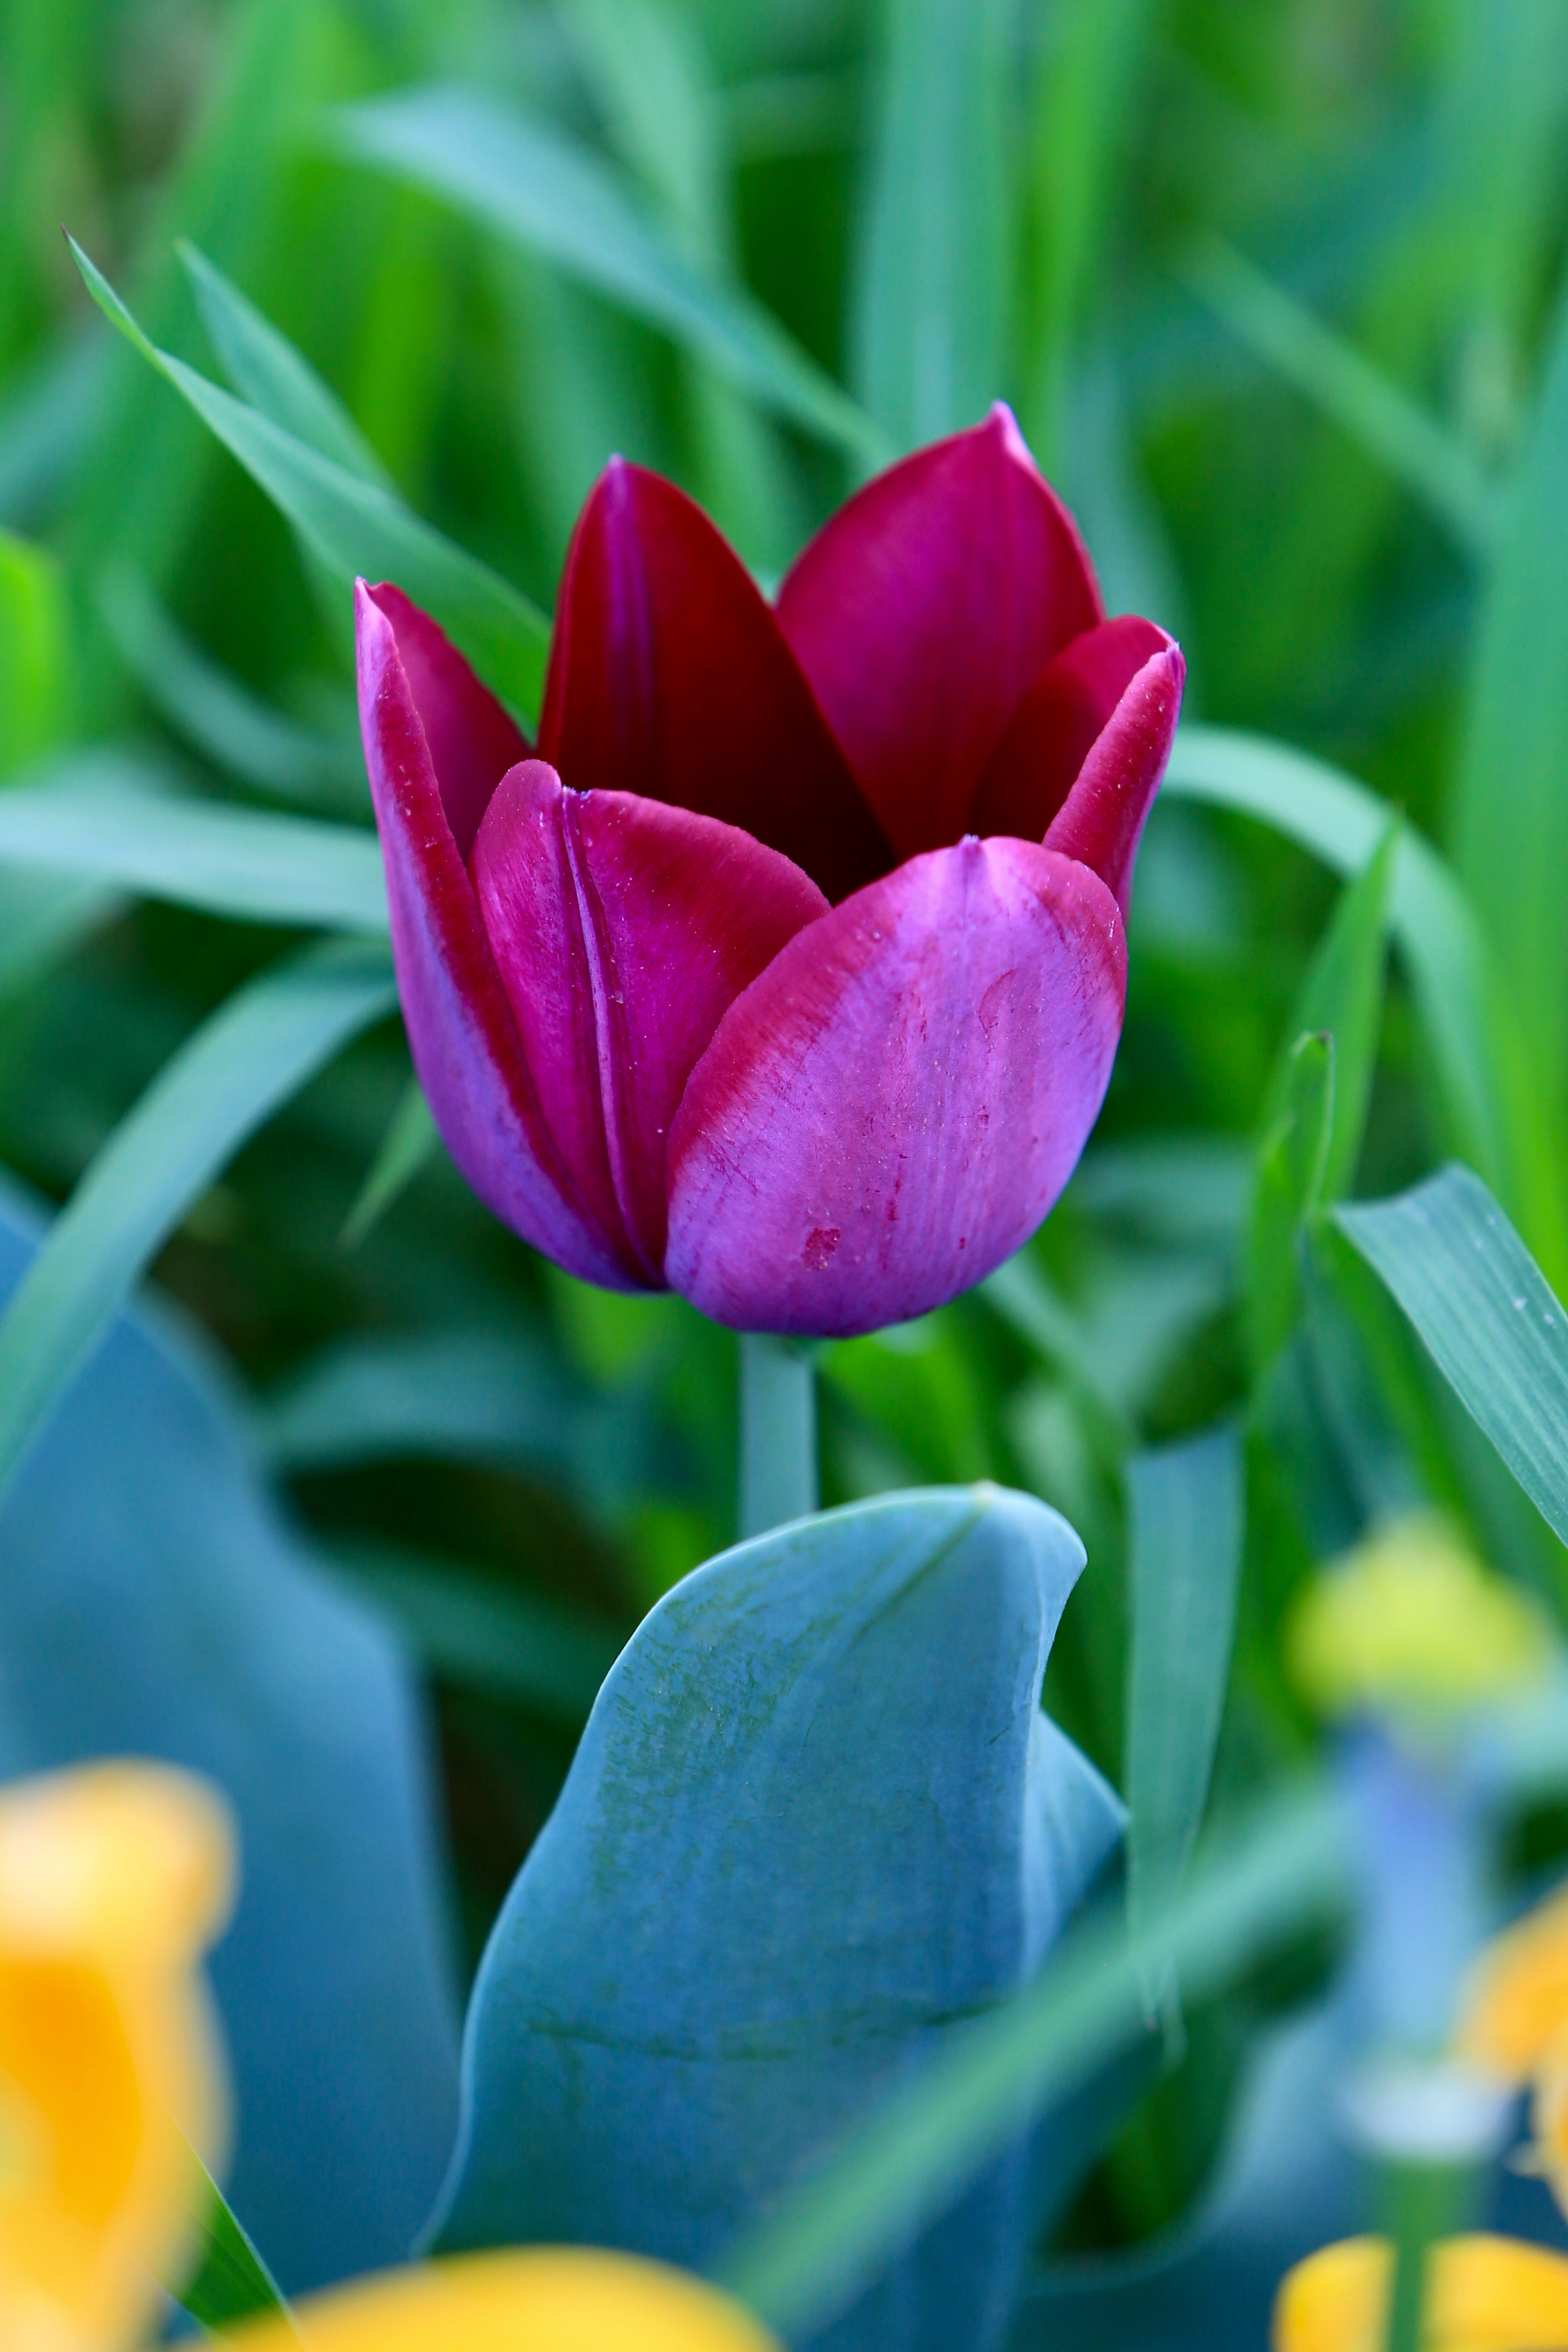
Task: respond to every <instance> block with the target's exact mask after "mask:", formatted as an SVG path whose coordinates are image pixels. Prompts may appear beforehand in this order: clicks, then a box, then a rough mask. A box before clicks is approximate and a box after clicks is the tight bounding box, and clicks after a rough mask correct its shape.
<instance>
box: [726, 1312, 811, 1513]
mask: <svg viewBox="0 0 1568 2352" xmlns="http://www.w3.org/2000/svg"><path fill="white" fill-rule="evenodd" d="M814 1353H815V1351H814V1349H812V1348H811V1346H810V1345H809V1343H807V1344H805V1345H804V1346H803V1345H801V1344H799V1343H798V1342H796V1341H794V1340H790V1339H772V1338H770V1337H769V1336H768V1335H767V1334H766V1333H764V1332H752V1331H747V1332H742V1335H741V1534H742V1537H746V1536H760V1535H765V1534H766V1532H767V1530H768V1529H769V1528H776V1527H779V1526H782V1524H783V1523H784V1520H785V1519H800V1518H805V1516H806V1514H807V1513H808V1512H810V1511H815V1510H816V1367H815V1364H814V1362H813V1356H814Z"/></svg>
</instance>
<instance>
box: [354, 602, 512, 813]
mask: <svg viewBox="0 0 1568 2352" xmlns="http://www.w3.org/2000/svg"><path fill="white" fill-rule="evenodd" d="M362 593H363V594H364V595H366V596H368V597H369V599H370V601H371V603H372V604H374V606H375V607H376V609H377V611H378V612H379V613H380V614H381V615H382V617H383V619H384V620H386V621H389V622H390V623H391V625H392V633H393V635H394V636H395V638H396V640H397V657H398V659H399V661H400V662H401V663H402V664H403V675H404V677H405V678H406V679H407V681H408V690H409V692H410V694H411V695H412V696H413V698H414V708H415V709H416V711H417V712H418V713H419V723H420V725H421V726H422V727H423V728H424V730H425V740H426V744H427V745H428V746H429V751H430V757H431V759H432V760H433V761H435V763H436V780H437V783H438V784H439V785H440V787H441V805H442V807H443V808H444V809H445V811H446V813H447V824H449V825H450V826H451V828H452V838H453V840H454V841H455V842H456V843H457V845H458V856H459V857H461V858H464V859H467V857H468V852H469V851H470V850H471V849H472V847H473V845H474V835H475V834H476V833H478V831H479V819H480V817H482V816H483V814H484V813H485V810H486V807H487V806H488V804H489V797H490V794H491V793H493V792H494V790H495V788H496V786H497V785H498V784H499V783H500V780H501V778H502V777H503V776H504V775H505V773H506V772H507V770H508V769H509V768H510V767H513V766H515V765H516V763H517V761H519V760H526V759H527V757H528V740H527V738H526V736H524V735H523V733H522V732H521V729H520V728H519V727H518V725H517V723H516V721H515V720H514V719H512V717H511V716H510V712H508V711H507V710H506V709H503V708H502V706H501V704H500V703H499V702H498V701H497V700H496V698H495V696H494V695H493V694H492V693H491V692H490V690H489V688H488V687H485V686H481V685H480V684H479V679H478V678H477V677H475V676H474V673H473V671H472V670H471V669H470V668H469V667H468V663H467V662H466V661H465V660H464V659H463V656H462V655H461V654H460V653H459V652H458V649H457V647H456V646H454V645H453V644H452V643H451V641H450V639H449V638H448V637H447V636H446V635H445V634H444V633H443V632H442V631H441V630H440V629H438V628H437V625H436V624H435V622H434V621H433V620H432V619H431V618H430V615H429V614H428V613H422V612H421V611H420V609H419V607H418V605H417V604H414V603H412V602H411V601H410V599H409V598H408V597H406V596H405V594H404V593H403V591H402V589H401V588H395V587H393V585H392V583H391V582H390V581H386V580H384V581H383V582H382V583H381V585H380V586H379V587H378V588H368V587H363V583H362Z"/></svg>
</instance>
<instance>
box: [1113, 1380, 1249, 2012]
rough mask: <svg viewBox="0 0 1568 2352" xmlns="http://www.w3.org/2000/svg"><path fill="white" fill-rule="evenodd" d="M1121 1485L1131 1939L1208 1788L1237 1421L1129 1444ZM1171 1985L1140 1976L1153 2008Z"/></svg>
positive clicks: (1150, 1914) (1169, 1889) (1167, 1892)
mask: <svg viewBox="0 0 1568 2352" xmlns="http://www.w3.org/2000/svg"><path fill="white" fill-rule="evenodd" d="M1127 1492H1128V1499H1129V1503H1130V1506H1131V1585H1132V1656H1131V1666H1130V1671H1129V1675H1128V1686H1127V1798H1128V1804H1129V1807H1130V1809H1131V1817H1130V1820H1129V1822H1128V1830H1127V1916H1128V1924H1129V1926H1130V1927H1131V1931H1132V1935H1133V1937H1134V1940H1135V1941H1136V1939H1137V1938H1138V1937H1141V1936H1142V1933H1143V1930H1144V1928H1145V1927H1147V1925H1148V1923H1149V1922H1150V1921H1151V1920H1152V1919H1157V1918H1159V1917H1160V1916H1162V1915H1163V1913H1164V1912H1165V1911H1166V1910H1168V1909H1169V1907H1170V1904H1171V1901H1172V1899H1173V1896H1174V1895H1175V1893H1176V1891H1177V1889H1178V1887H1179V1886H1180V1885H1181V1883H1182V1876H1183V1873H1184V1870H1185V1868H1186V1865H1187V1862H1188V1859H1189V1857H1190V1855H1191V1853H1192V1850H1193V1846H1194V1842H1195V1841H1196V1838H1197V1833H1198V1825H1199V1823H1200V1822H1201V1821H1202V1820H1203V1812H1204V1806H1205V1803H1206V1801H1207V1799H1208V1790H1209V1777H1210V1774H1211V1772H1212V1770H1213V1769H1214V1757H1215V1744H1216V1742H1217V1741H1218V1738H1219V1727H1220V1717H1221V1716H1222V1714H1223V1713H1224V1709H1225V1693H1226V1683H1227V1681H1228V1679H1229V1675H1230V1654H1231V1645H1232V1643H1233V1641H1234V1638H1235V1633H1236V1597H1237V1588H1238V1585H1239V1582H1240V1577H1241V1551H1242V1538H1243V1535H1244V1532H1245V1526H1246V1506H1245V1495H1244V1474H1243V1467H1242V1448H1241V1438H1240V1434H1239V1433H1238V1432H1237V1430H1236V1429H1235V1428H1233V1427H1231V1426H1228V1425H1227V1426H1225V1427H1223V1428H1219V1429H1215V1430H1211V1431H1209V1432H1208V1433H1206V1434H1205V1435H1204V1436H1201V1437H1196V1438H1191V1439H1188V1440H1186V1441H1185V1442H1184V1444H1180V1445H1167V1446H1162V1447H1161V1448H1160V1449H1159V1450H1158V1451H1157V1452H1153V1453H1148V1454H1135V1455H1134V1456H1133V1458H1132V1460H1131V1462H1130V1463H1129V1464H1128V1466H1127ZM1174 1990H1175V1988H1174V1984H1173V1979H1172V1977H1171V1973H1170V1970H1169V1969H1165V1970H1163V1972H1162V1973H1161V1975H1160V1976H1158V1977H1155V1976H1153V1975H1150V1976H1149V1977H1148V1978H1147V1979H1146V1981H1145V1986H1144V2000H1145V2003H1146V2006H1147V2008H1148V2011H1149V2013H1150V2015H1151V2016H1153V2015H1155V2014H1156V2013H1157V2012H1159V2011H1161V2010H1164V2011H1166V2013H1167V2015H1168V2016H1169V2015H1170V2014H1171V2012H1172V2010H1173V1994H1174Z"/></svg>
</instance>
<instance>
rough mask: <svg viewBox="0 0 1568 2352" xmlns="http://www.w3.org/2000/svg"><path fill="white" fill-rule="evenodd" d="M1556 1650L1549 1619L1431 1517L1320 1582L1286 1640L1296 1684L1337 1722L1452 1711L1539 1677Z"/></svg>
mask: <svg viewBox="0 0 1568 2352" xmlns="http://www.w3.org/2000/svg"><path fill="white" fill-rule="evenodd" d="M1555 1654H1556V1640H1555V1635H1554V1633H1553V1631H1552V1623H1551V1621H1550V1619H1549V1618H1548V1617H1547V1615H1546V1613H1545V1612H1544V1611H1543V1610H1542V1609H1541V1608H1540V1607H1539V1606H1538V1604H1537V1603H1536V1602H1535V1601H1533V1600H1532V1599H1531V1597H1530V1596H1529V1595H1528V1594H1526V1593H1524V1592H1521V1591H1520V1590H1519V1588H1518V1587H1517V1586H1516V1585H1512V1584H1510V1583H1508V1582H1506V1581H1505V1580H1504V1579H1503V1578H1501V1577H1500V1576H1494V1575H1493V1574H1492V1573H1491V1571H1490V1570H1488V1569H1486V1568H1483V1567H1482V1565H1481V1563H1480V1562H1479V1560H1478V1559H1476V1557H1475V1555H1474V1554H1473V1553H1472V1552H1471V1551H1470V1550H1469V1549H1468V1547H1467V1546H1466V1545H1465V1544H1464V1543H1463V1542H1462V1541H1461V1540H1460V1538H1459V1537H1458V1534H1457V1533H1456V1532H1455V1530H1454V1529H1453V1528H1451V1527H1450V1526H1449V1525H1448V1523H1447V1520H1445V1519H1443V1518H1440V1517H1437V1516H1436V1514H1434V1513H1429V1512H1417V1513H1415V1514H1413V1515H1412V1516H1411V1517H1408V1518H1403V1519H1398V1520H1395V1521H1394V1523H1393V1524H1392V1525H1390V1526H1388V1527H1386V1528H1383V1529H1382V1530H1381V1531H1380V1532H1379V1533H1378V1534H1377V1535H1375V1536H1373V1537H1372V1538H1370V1539H1369V1540H1368V1541H1367V1542H1365V1543H1363V1544H1359V1545H1358V1546H1357V1547H1356V1549H1355V1550H1353V1551H1352V1552H1350V1553H1348V1554H1347V1555H1346V1557H1345V1559H1342V1561H1340V1562H1339V1563H1338V1564H1337V1565H1336V1566H1335V1567H1333V1568H1331V1569H1330V1570H1327V1571H1326V1572H1325V1573H1324V1574H1323V1575H1321V1576H1320V1577H1318V1578H1317V1579H1316V1580H1314V1582H1313V1583H1312V1584H1311V1586H1310V1589H1309V1590H1308V1591H1307V1592H1306V1593H1305V1595H1304V1596H1303V1598H1302V1600H1301V1601H1300V1604H1299V1605H1298V1607H1297V1609H1296V1611H1295V1613H1294V1615H1293V1617H1292V1619H1291V1621H1290V1623H1289V1629H1288V1632H1287V1637H1286V1662H1287V1664H1288V1667H1289V1673H1290V1676H1291V1679H1292V1681H1293V1682H1294V1683H1295V1685H1296V1686H1297V1688H1298V1689H1299V1690H1300V1693H1301V1696H1303V1698H1305V1699H1306V1700H1307V1701H1308V1703H1309V1705H1310V1706H1313V1707H1315V1708H1316V1709H1317V1710H1318V1711H1319V1712H1320V1713H1321V1714H1323V1715H1328V1716H1340V1715H1351V1714H1355V1713H1358V1712H1365V1711H1367V1710H1369V1709H1375V1710H1378V1711H1387V1710H1391V1709H1392V1710H1395V1711H1400V1712H1417V1713H1422V1714H1428V1715H1433V1714H1447V1713H1452V1712H1455V1711H1458V1710H1460V1709H1463V1708H1466V1707H1469V1706H1478V1705H1481V1704H1484V1703H1485V1702H1486V1701H1487V1700H1489V1699H1497V1698H1502V1697H1505V1696H1508V1695H1509V1694H1510V1693H1512V1692H1515V1691H1518V1690H1521V1689H1523V1688H1525V1687H1526V1686H1527V1685H1530V1684H1531V1683H1533V1682H1537V1681H1539V1680H1540V1679H1541V1678H1542V1675H1544V1674H1545V1673H1546V1672H1547V1670H1548V1668H1549V1667H1550V1665H1551V1664H1552V1660H1553V1658H1554V1656H1555Z"/></svg>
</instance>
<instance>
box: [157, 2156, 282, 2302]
mask: <svg viewBox="0 0 1568 2352" xmlns="http://www.w3.org/2000/svg"><path fill="white" fill-rule="evenodd" d="M191 2161H192V2163H193V2164H194V2165H195V2166H196V2168H197V2170H198V2174H199V2177H200V2180H201V2183H202V2188H203V2193H204V2194H205V2200H206V2202H205V2207H204V2209H203V2210H202V2212H201V2214H200V2215H199V2217H198V2221H197V2230H198V2233H199V2234H198V2237H197V2241H196V2247H195V2261H194V2263H193V2264H192V2265H191V2268H190V2269H189V2271H188V2272H187V2273H186V2276H185V2280H184V2284H179V2285H175V2286H174V2287H173V2288H171V2290H170V2292H171V2293H172V2294H173V2295H174V2300H175V2302H176V2303H178V2304H180V2305H183V2306H184V2309H185V2310H186V2311H187V2312H188V2313H189V2314H190V2315H191V2317H192V2318H193V2319H194V2320H195V2322H196V2325H197V2326H199V2327H201V2328H204V2329H205V2331H206V2333H207V2334H208V2335H209V2336H222V2335H223V2333H224V2331H225V2330H226V2328H229V2327H232V2326H235V2325H236V2324H237V2322H238V2321H240V2320H245V2319H260V2318H264V2317H270V2318H273V2319H281V2320H283V2321H284V2322H285V2323H286V2324H287V2325H288V2326H289V2333H290V2334H293V2333H296V2332H297V2331H295V2330H294V2328H293V2326H292V2321H291V2318H290V2315H289V2306H288V2305H287V2304H286V2303H285V2302H284V2300H283V2292H282V2289H281V2288H280V2287H279V2284H278V2282H277V2280H276V2279H275V2278H274V2277H273V2275H272V2273H271V2272H270V2271H269V2270H268V2267H267V2264H266V2263H264V2262H263V2261H262V2259H261V2256H260V2255H259V2254H258V2252H257V2250H256V2248H255V2247H254V2246H253V2245H252V2244H251V2242H250V2239H249V2237H248V2235H247V2232H246V2230H245V2228H244V2225H243V2224H242V2223H241V2222H240V2221H239V2220H238V2218H237V2216H236V2214H235V2213H234V2211H233V2210H232V2209H231V2208H230V2206H229V2204H228V2201H227V2200H226V2198H225V2196H224V2193H223V2190H222V2189H220V2188H219V2187H218V2185H217V2182H216V2180H215V2179H213V2177H212V2175H211V2174H210V2173H209V2172H208V2171H207V2169H206V2167H205V2165H204V2164H203V2163H202V2161H201V2158H199V2157H198V2156H197V2155H196V2153H195V2149H194V2148H193V2149H192V2151H191Z"/></svg>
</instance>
